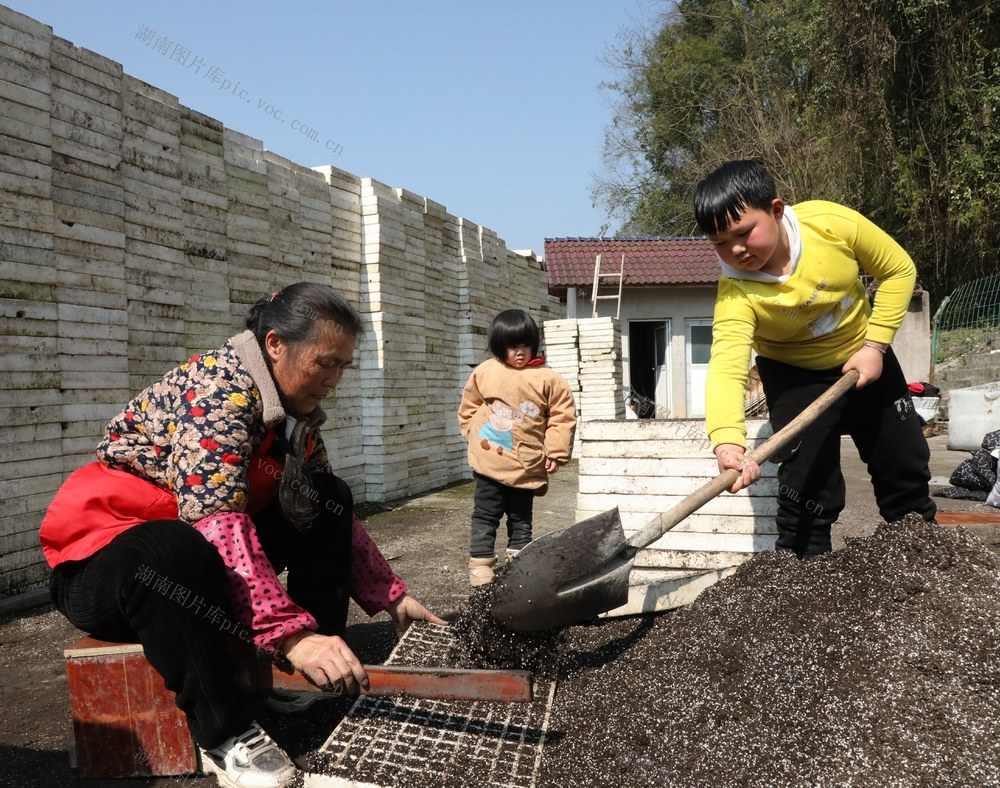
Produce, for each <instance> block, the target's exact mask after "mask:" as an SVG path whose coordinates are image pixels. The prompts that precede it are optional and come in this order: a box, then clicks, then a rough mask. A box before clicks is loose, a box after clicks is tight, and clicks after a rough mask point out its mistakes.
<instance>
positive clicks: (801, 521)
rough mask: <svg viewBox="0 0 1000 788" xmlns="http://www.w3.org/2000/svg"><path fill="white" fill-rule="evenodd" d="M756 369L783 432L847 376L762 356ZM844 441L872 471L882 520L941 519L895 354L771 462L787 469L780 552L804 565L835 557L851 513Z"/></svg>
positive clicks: (781, 479) (781, 491) (781, 476)
mask: <svg viewBox="0 0 1000 788" xmlns="http://www.w3.org/2000/svg"><path fill="white" fill-rule="evenodd" d="M757 368H758V370H759V371H760V377H761V382H762V383H763V385H764V394H765V396H766V397H767V407H768V411H769V412H770V419H771V425H772V427H773V428H774V430H775V431H776V432H777V431H778V430H779V429H781V428H782V427H784V426H785V425H786V424H788V423H789V422H790V421H791V420H792V419H793V418H795V416H797V415H798V414H799V413H801V412H802V411H803V410H804V409H805V408H806V406H808V405H809V404H810V403H812V402H813V401H814V400H816V399H817V398H818V397H819V396H820V394H822V393H823V392H824V391H826V389H828V388H829V387H830V386H831V385H833V384H834V383H835V382H836V381H837V380H839V379H840V378H841V376H842V373H841V371H840V367H837V368H835V369H828V370H821V371H815V370H807V369H802V368H801V367H795V366H792V365H790V364H784V363H781V362H779V361H774V360H773V359H769V358H764V357H761V356H758V357H757ZM842 435H850V436H851V439H852V440H853V441H854V445H855V446H857V448H858V453H859V455H860V457H861V460H862V461H863V462H864V463H866V465H867V466H868V473H869V475H870V476H871V479H872V486H873V488H874V492H875V500H876V502H877V503H878V508H879V513H880V514H881V515H882V517H883V518H884V519H885V520H886V521H887V522H893V521H895V520H899V519H901V518H902V517H903V516H904V515H906V514H909V513H910V512H915V513H917V514H919V515H920V516H921V517H923V518H924V519H925V520H931V519H933V518H934V515H935V513H936V512H937V507H936V506H935V505H934V502H933V501H932V500H931V498H930V495H929V490H928V482H929V481H930V470H929V467H928V462H929V460H930V449H929V448H928V446H927V440H926V439H925V438H924V435H923V432H922V429H921V425H920V420H919V418H918V416H917V414H916V411H915V410H914V408H913V402H912V400H911V399H910V396H909V392H908V391H907V387H906V379H905V378H904V377H903V372H902V370H901V369H900V366H899V362H898V361H897V360H896V357H895V355H894V354H893V352H892V349H891V348H890V349H889V350H888V351H886V353H885V356H884V357H883V366H882V375H881V377H879V379H878V380H876V381H875V382H874V383H871V384H869V385H868V386H865V387H864V388H863V389H860V390H857V389H853V390H851V391H849V392H848V393H847V394H845V395H844V396H843V397H841V398H840V399H839V400H837V401H836V402H834V403H833V404H832V405H831V406H830V407H829V409H828V410H827V411H826V412H825V413H823V414H821V415H820V416H819V418H817V419H816V421H815V422H814V423H813V424H812V425H811V426H809V427H808V428H806V430H805V431H803V432H802V433H801V434H800V435H799V437H798V438H797V439H795V440H794V441H792V442H791V444H789V445H788V446H787V447H786V448H784V449H782V451H781V452H779V453H778V455H777V456H775V457H772V458H771V461H772V462H778V463H780V465H779V466H778V485H779V487H778V514H777V516H776V518H775V519H776V521H777V526H778V542H777V547H779V548H786V549H790V550H794V551H795V553H796V554H797V555H798V556H799V557H803V556H806V555H815V554H818V553H824V552H827V551H829V550H830V549H831V539H830V528H831V526H832V525H833V523H834V522H836V520H837V518H838V517H839V516H840V513H841V511H843V509H844V505H845V495H846V485H845V483H844V476H843V474H842V473H841V470H840V437H841V436H842Z"/></svg>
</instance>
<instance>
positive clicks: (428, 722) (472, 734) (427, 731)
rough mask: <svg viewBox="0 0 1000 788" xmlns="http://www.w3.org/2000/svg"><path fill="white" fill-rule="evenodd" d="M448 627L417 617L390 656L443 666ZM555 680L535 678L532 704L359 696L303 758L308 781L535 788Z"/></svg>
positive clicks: (394, 787) (382, 786)
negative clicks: (334, 726) (426, 621)
mask: <svg viewBox="0 0 1000 788" xmlns="http://www.w3.org/2000/svg"><path fill="white" fill-rule="evenodd" d="M451 645H452V636H451V634H450V631H449V629H448V627H442V626H438V625H435V624H427V623H423V622H419V623H417V624H414V625H413V626H411V627H410V629H409V630H408V631H407V632H406V634H405V635H404V636H403V637H402V638H401V639H400V641H399V643H397V644H396V648H395V649H393V652H392V654H391V655H390V656H389V659H388V660H387V664H390V665H426V666H435V665H444V664H447V655H448V652H449V650H450V648H451ZM555 689H556V682H555V681H551V680H536V681H535V682H534V687H533V690H534V693H533V694H534V700H533V701H532V702H531V703H498V702H484V701H451V700H427V699H414V698H408V697H396V698H385V697H369V696H366V695H362V696H361V697H359V698H358V700H357V701H356V702H355V703H354V705H353V706H352V707H351V709H350V710H349V711H348V713H347V716H345V717H344V719H343V720H342V721H341V722H340V724H339V725H338V726H337V727H336V728H335V729H334V731H333V733H332V734H331V735H330V738H329V739H327V741H326V742H325V743H324V744H323V746H322V747H321V748H320V749H319V751H317V752H316V753H315V755H313V756H310V757H309V758H308V759H307V760H308V761H309V763H308V765H307V767H306V768H307V770H306V773H305V780H304V782H305V785H306V786H343V787H345V788H346V787H347V786H351V787H353V788H376V787H377V788H404V787H405V788H408V787H409V786H413V787H414V788H416V787H417V786H419V787H420V788H431V787H432V786H441V787H442V788H445V787H447V788H453V787H454V788H459V787H460V786H466V785H468V786H473V785H475V786H495V787H496V788H500V787H501V786H502V787H503V788H532V787H533V786H534V785H535V784H536V778H537V775H538V770H539V766H540V764H541V759H542V747H543V746H544V744H545V737H546V733H547V731H548V726H549V717H550V714H551V710H552V702H553V698H554V697H555Z"/></svg>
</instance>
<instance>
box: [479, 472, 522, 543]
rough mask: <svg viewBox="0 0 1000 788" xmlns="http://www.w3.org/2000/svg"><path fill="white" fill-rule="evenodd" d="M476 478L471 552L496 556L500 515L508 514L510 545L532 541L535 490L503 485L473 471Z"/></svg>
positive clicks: (508, 538) (508, 541) (508, 540)
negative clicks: (532, 512)
mask: <svg viewBox="0 0 1000 788" xmlns="http://www.w3.org/2000/svg"><path fill="white" fill-rule="evenodd" d="M472 475H473V476H474V477H475V479H476V495H475V499H474V501H473V507H472V536H471V539H470V541H469V555H471V556H472V557H473V558H489V557H491V556H493V555H494V552H493V550H494V546H495V544H496V538H497V528H498V527H499V526H500V518H502V517H503V516H504V514H506V515H507V547H508V549H511V550H520V549H521V548H522V547H526V546H527V545H528V544H529V543H530V542H531V510H532V506H533V505H534V500H535V493H534V491H533V490H521V489H519V488H517V487H510V486H508V485H506V484H501V483H500V482H498V481H497V480H496V479H491V478H489V477H488V476H483V475H482V474H480V473H473V474H472Z"/></svg>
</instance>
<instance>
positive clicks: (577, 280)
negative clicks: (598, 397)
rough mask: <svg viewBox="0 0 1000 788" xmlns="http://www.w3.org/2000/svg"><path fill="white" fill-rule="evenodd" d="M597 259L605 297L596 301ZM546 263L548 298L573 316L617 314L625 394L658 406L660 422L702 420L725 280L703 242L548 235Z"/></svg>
mask: <svg viewBox="0 0 1000 788" xmlns="http://www.w3.org/2000/svg"><path fill="white" fill-rule="evenodd" d="M598 256H600V258H601V267H600V271H601V274H602V277H601V282H600V285H599V288H598V294H599V295H600V296H601V298H600V299H599V300H598V301H596V302H594V301H593V300H592V296H593V291H594V274H595V266H596V261H597V258H598ZM544 265H545V269H546V271H547V273H548V280H549V293H550V294H552V295H555V296H557V297H559V298H560V300H562V301H563V303H564V304H565V305H566V316H567V317H578V318H585V317H592V316H595V307H596V316H597V317H607V316H611V317H614V316H616V314H617V317H618V318H619V320H620V321H621V332H622V356H623V359H622V367H623V370H622V375H623V378H624V379H623V381H622V382H623V385H624V387H625V388H626V390H628V389H631V391H632V392H634V393H635V394H638V395H639V396H640V397H641V398H642V399H644V400H651V401H652V402H653V403H655V414H656V416H657V417H659V418H665V417H669V418H696V417H698V416H703V415H704V413H705V409H704V407H705V377H706V375H707V373H708V358H709V354H710V351H711V345H712V313H713V311H714V308H715V292H716V287H717V285H718V282H719V275H720V268H719V261H718V257H717V256H716V254H715V251H714V250H713V249H712V247H711V245H710V244H709V243H708V242H707V241H706V240H705V239H704V238H546V239H545V256H544ZM619 272H621V298H620V300H619V299H618V297H617V296H618V292H619V280H618V276H617V275H618V274H619ZM604 296H611V297H608V298H605V297H604Z"/></svg>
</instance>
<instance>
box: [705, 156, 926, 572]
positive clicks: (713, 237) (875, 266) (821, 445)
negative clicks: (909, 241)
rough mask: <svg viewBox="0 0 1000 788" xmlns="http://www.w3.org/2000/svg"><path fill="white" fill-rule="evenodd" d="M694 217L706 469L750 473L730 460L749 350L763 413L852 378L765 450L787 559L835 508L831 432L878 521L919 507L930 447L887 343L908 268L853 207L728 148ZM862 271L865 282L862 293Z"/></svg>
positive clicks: (790, 406) (794, 408)
mask: <svg viewBox="0 0 1000 788" xmlns="http://www.w3.org/2000/svg"><path fill="white" fill-rule="evenodd" d="M694 211H695V218H696V219H697V221H698V226H699V227H700V228H701V230H702V232H704V233H705V235H706V236H708V240H709V241H710V242H711V243H712V245H713V246H714V247H715V250H716V252H717V253H718V255H719V261H720V263H721V265H722V272H723V276H722V278H721V279H720V280H719V291H718V297H717V300H716V304H715V318H714V321H713V323H712V356H711V359H710V361H709V367H708V382H707V385H706V419H705V422H706V430H707V432H708V435H709V438H710V440H711V442H712V447H713V449H714V451H715V455H716V458H717V460H718V463H719V470H720V472H721V471H725V470H728V469H730V468H736V469H739V470H741V471H742V475H741V477H740V479H738V480H737V482H736V483H735V484H734V485H733V487H732V489H731V492H736V491H738V490H739V489H741V488H742V487H745V486H747V485H749V484H752V483H753V482H755V481H756V480H757V479H759V478H760V468H759V467H758V466H757V465H756V464H755V463H753V462H751V461H744V456H743V455H744V452H745V451H746V448H745V447H746V427H745V422H744V402H745V388H746V380H747V373H748V369H749V366H750V350H751V348H753V349H754V350H756V351H757V353H758V356H757V368H758V370H759V372H760V377H761V382H762V383H763V386H764V393H765V396H766V397H767V405H768V410H769V412H770V414H771V424H772V426H773V427H774V429H775V430H779V429H781V428H782V427H784V426H785V425H786V424H787V423H788V422H789V421H791V420H792V419H793V418H794V417H795V416H796V415H798V414H799V413H800V412H801V411H802V410H803V409H804V408H805V407H806V406H807V405H808V404H809V403H811V402H812V401H813V400H815V399H816V398H817V397H818V396H819V395H820V394H821V393H823V391H825V390H826V389H827V388H828V387H829V386H830V385H832V384H833V383H834V382H836V380H837V379H838V378H839V377H840V376H841V375H842V374H843V373H845V372H847V371H848V370H852V369H856V370H858V372H859V373H860V378H859V380H858V384H857V387H856V388H855V389H854V390H853V391H851V392H849V393H848V395H847V396H845V397H842V398H841V399H840V400H839V401H838V402H836V403H835V404H834V405H833V406H831V407H830V409H829V410H827V411H826V413H824V414H823V415H822V416H820V418H819V419H818V420H817V421H816V422H815V423H814V424H813V425H812V426H811V427H809V428H808V429H807V430H806V431H805V432H803V433H802V434H801V435H800V436H799V438H798V439H797V440H795V441H793V442H792V444H791V445H790V446H789V447H788V448H786V449H784V450H783V451H782V452H781V453H780V456H778V457H773V458H772V461H774V462H779V463H780V466H779V469H778V482H779V499H778V514H777V517H776V520H777V526H778V542H777V546H778V548H785V549H790V550H793V551H795V553H796V554H797V555H798V556H799V557H800V558H801V557H805V556H809V555H815V554H818V553H823V552H826V551H828V550H830V549H831V542H830V528H831V526H832V524H833V523H834V522H835V521H836V520H837V517H838V516H839V515H840V512H841V511H842V510H843V508H844V504H845V493H846V486H845V484H844V477H843V475H842V473H841V470H840V437H841V435H850V436H851V438H852V439H853V440H854V444H855V446H857V448H858V452H859V454H860V456H861V459H862V460H863V461H864V462H865V463H866V464H867V466H868V472H869V474H870V475H871V478H872V485H873V487H874V491H875V498H876V501H877V503H878V506H879V512H880V514H881V515H882V517H884V518H885V519H886V520H887V521H890V522H891V521H894V520H898V519H900V518H902V517H903V516H904V515H906V514H908V513H910V512H916V513H918V514H920V515H921V516H922V517H923V518H924V519H927V520H932V519H933V518H934V515H935V513H936V507H935V505H934V502H933V501H932V500H931V499H930V497H929V494H928V482H929V480H930V471H929V469H928V460H929V458H930V450H929V448H928V446H927V441H926V440H925V439H924V436H923V432H922V431H921V427H920V421H919V418H918V417H917V415H916V412H915V411H914V408H913V403H912V401H911V400H910V397H909V395H908V392H907V387H906V380H905V378H904V377H903V372H902V370H901V369H900V366H899V362H898V361H897V360H896V357H895V355H894V354H893V352H892V348H891V343H892V341H893V338H894V337H895V334H896V331H897V330H898V329H899V326H900V324H901V323H902V321H903V317H904V315H905V314H906V310H907V308H908V307H909V304H910V298H911V296H912V294H913V287H914V284H915V282H916V268H915V266H914V265H913V261H912V260H911V259H910V257H909V255H907V253H906V252H905V251H904V250H903V248H902V247H901V246H900V245H899V244H898V243H896V241H895V240H893V239H892V238H891V237H890V236H889V235H888V234H886V233H885V232H884V231H883V230H881V229H879V228H878V227H877V226H876V225H875V224H873V223H872V222H870V221H869V220H868V219H866V218H865V217H864V216H862V215H861V214H859V213H857V212H855V211H852V210H850V209H849V208H845V207H844V206H842V205H838V204H836V203H831V202H825V201H822V200H813V201H809V202H803V203H799V204H797V205H796V206H795V208H794V209H793V208H792V207H790V206H788V205H785V203H784V202H783V201H782V200H781V199H779V198H778V195H777V188H776V186H775V182H774V179H773V177H772V176H771V174H770V173H769V172H768V171H767V170H766V169H765V168H764V167H763V165H761V164H760V163H758V162H754V161H730V162H727V163H726V164H723V165H722V166H721V167H719V168H718V169H716V170H714V171H713V172H712V173H710V174H709V175H708V176H707V177H705V178H704V180H702V181H701V182H700V183H699V184H698V185H697V187H696V188H695V194H694ZM862 272H864V273H867V274H869V275H871V276H873V277H875V278H876V279H877V280H878V281H879V288H878V292H877V293H876V295H875V303H874V306H871V305H869V303H868V299H867V298H866V297H865V288H864V285H863V283H862V282H861V280H860V278H859V274H861V273H862Z"/></svg>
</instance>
